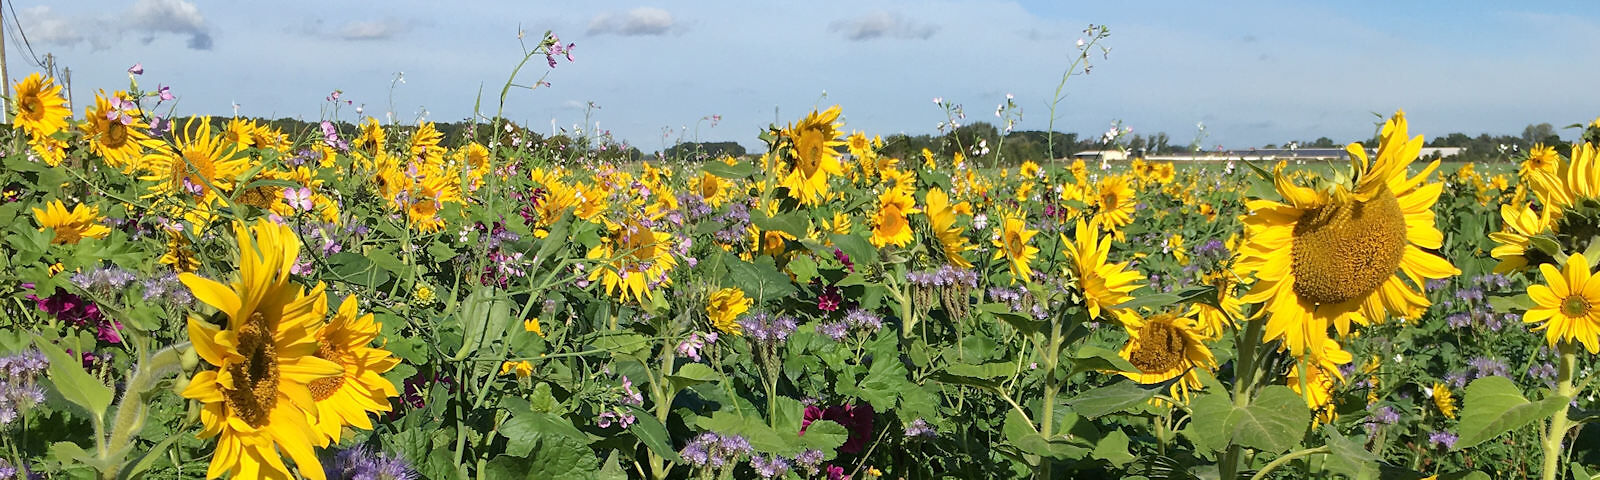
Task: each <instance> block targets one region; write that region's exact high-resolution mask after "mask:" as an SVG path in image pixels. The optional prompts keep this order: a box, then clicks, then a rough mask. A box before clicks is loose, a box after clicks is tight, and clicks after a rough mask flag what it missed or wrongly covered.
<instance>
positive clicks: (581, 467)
mask: <svg viewBox="0 0 1600 480" xmlns="http://www.w3.org/2000/svg"><path fill="white" fill-rule="evenodd" d="M529 460H531V461H530V462H528V478H588V477H591V476H593V475H594V474H595V472H596V471H597V470H598V468H599V463H600V459H599V458H598V457H595V455H594V450H590V449H589V446H588V445H585V444H583V443H582V442H579V441H577V440H573V439H572V438H571V437H566V436H545V437H541V438H540V439H539V443H538V445H536V448H535V449H534V450H533V456H531V457H529Z"/></svg>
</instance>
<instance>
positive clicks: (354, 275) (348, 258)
mask: <svg viewBox="0 0 1600 480" xmlns="http://www.w3.org/2000/svg"><path fill="white" fill-rule="evenodd" d="M328 265H329V266H330V267H332V270H333V274H334V275H337V276H338V277H339V278H341V279H343V280H345V281H349V282H352V283H355V284H357V285H361V286H365V287H368V288H377V287H378V286H379V285H383V284H385V283H388V282H389V279H390V278H392V277H390V276H389V272H386V271H384V270H383V269H380V268H378V267H377V266H376V265H374V264H373V263H372V260H368V259H367V257H366V256H364V255H362V254H359V253H355V252H339V253H335V254H333V256H331V257H328Z"/></svg>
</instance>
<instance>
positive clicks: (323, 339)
mask: <svg viewBox="0 0 1600 480" xmlns="http://www.w3.org/2000/svg"><path fill="white" fill-rule="evenodd" d="M324 305H325V304H324ZM382 327H383V326H382V325H380V324H378V322H375V321H373V319H372V314H371V313H368V314H365V315H357V312H356V297H355V296H349V297H345V299H344V302H343V303H341V304H340V305H339V311H338V312H337V313H334V315H333V318H332V319H331V320H329V321H328V324H327V325H324V326H323V327H322V329H321V330H319V331H318V332H317V335H316V338H317V352H316V357H317V358H320V359H323V360H327V361H330V362H334V363H337V364H339V365H340V366H341V367H343V368H344V374H343V375H337V376H332V377H326V378H319V379H316V380H312V381H311V383H310V384H309V385H308V388H310V389H311V397H312V398H313V399H315V400H316V401H317V421H316V423H315V424H314V425H315V428H316V429H317V433H319V434H321V435H322V436H323V437H324V438H326V439H327V440H328V441H329V442H334V443H337V442H338V441H339V432H340V430H342V429H343V428H344V427H345V426H352V427H356V428H360V429H362V430H371V429H372V421H371V419H369V418H367V414H368V413H375V412H387V411H389V410H390V408H391V407H390V405H389V397H393V396H396V395H399V394H400V392H399V391H398V390H396V389H395V387H394V383H392V382H390V381H389V380H387V379H385V378H383V376H382V374H383V373H384V372H388V371H389V369H391V368H394V366H395V365H398V364H399V363H400V359H398V358H394V357H392V356H390V354H389V351H387V350H384V349H382V348H373V347H372V346H371V345H372V340H373V339H375V338H377V337H378V330H380V329H381V328H382Z"/></svg>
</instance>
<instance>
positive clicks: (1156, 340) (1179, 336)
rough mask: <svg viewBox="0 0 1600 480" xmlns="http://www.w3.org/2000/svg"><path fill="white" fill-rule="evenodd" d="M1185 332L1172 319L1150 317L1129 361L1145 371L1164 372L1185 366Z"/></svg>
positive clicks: (1141, 331) (1140, 331)
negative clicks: (1174, 324)
mask: <svg viewBox="0 0 1600 480" xmlns="http://www.w3.org/2000/svg"><path fill="white" fill-rule="evenodd" d="M1184 342H1185V339H1184V336H1183V332H1180V331H1178V327H1175V326H1173V325H1172V322H1171V321H1165V320H1160V319H1156V318H1152V319H1150V320H1149V321H1148V322H1147V323H1145V324H1144V328H1143V329H1141V330H1139V343H1138V344H1137V345H1135V346H1134V347H1133V353H1132V354H1131V355H1129V358H1128V362H1129V363H1132V364H1133V366H1134V367H1137V368H1138V369H1139V371H1141V372H1144V373H1162V372H1170V371H1173V370H1176V369H1179V368H1181V367H1182V366H1183V358H1184V357H1183V352H1184V349H1185V348H1184V347H1185V346H1186V344H1185V343H1184Z"/></svg>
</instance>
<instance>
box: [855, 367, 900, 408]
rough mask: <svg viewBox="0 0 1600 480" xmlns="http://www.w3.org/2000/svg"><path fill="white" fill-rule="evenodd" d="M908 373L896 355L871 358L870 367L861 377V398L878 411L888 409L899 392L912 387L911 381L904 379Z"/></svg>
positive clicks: (897, 397)
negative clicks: (865, 374) (864, 375)
mask: <svg viewBox="0 0 1600 480" xmlns="http://www.w3.org/2000/svg"><path fill="white" fill-rule="evenodd" d="M908 374H909V372H907V371H906V366H905V365H904V364H902V363H900V359H899V358H898V357H896V356H893V355H886V356H878V357H876V358H873V359H872V368H871V369H870V370H868V371H867V376H866V377H864V378H862V379H861V384H860V387H861V392H860V395H861V399H862V400H866V401H867V403H870V404H872V408H875V409H877V410H878V411H880V412H886V411H889V410H890V409H892V408H894V404H895V402H896V401H897V400H899V399H900V392H901V391H902V390H907V389H910V388H912V385H911V382H909V381H907V380H906V375H908Z"/></svg>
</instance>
